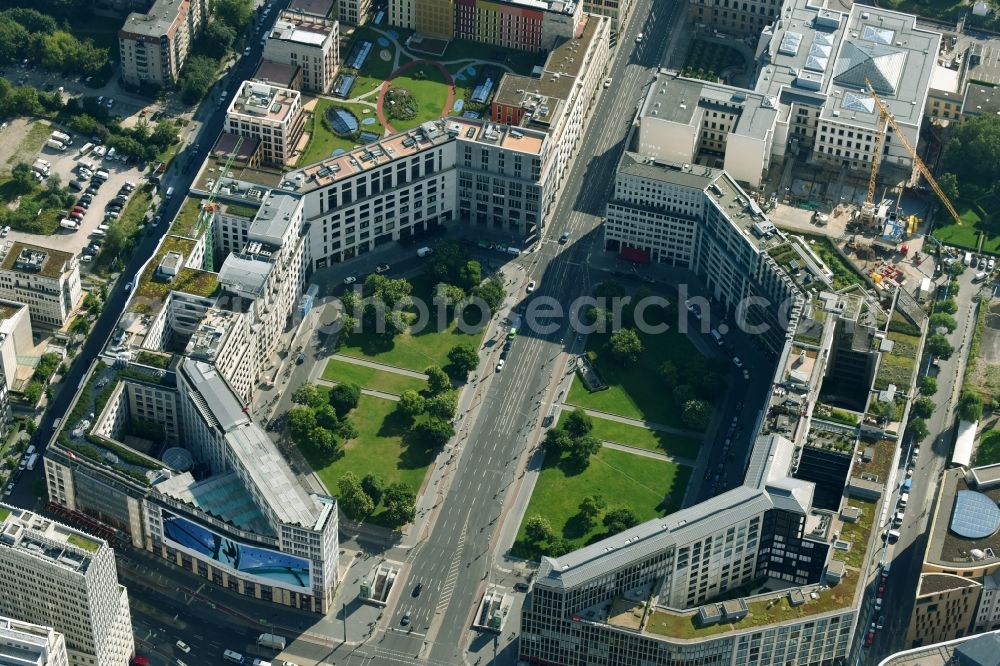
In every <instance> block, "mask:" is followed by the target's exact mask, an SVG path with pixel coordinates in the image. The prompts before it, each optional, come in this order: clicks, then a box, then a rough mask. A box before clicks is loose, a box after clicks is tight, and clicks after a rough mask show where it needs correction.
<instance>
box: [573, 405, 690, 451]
mask: <svg viewBox="0 0 1000 666" xmlns="http://www.w3.org/2000/svg"><path fill="white" fill-rule="evenodd" d="M569 415H570V412H568V411H564V412H562V414H560V415H559V425H563V423H564V422H565V421H566V419H567V418H568V417H569ZM593 422H594V429H593V431H592V432H591V434H593V435H594V437H597V438H598V439H600V440H602V441H607V442H614V443H616V444H624V445H625V446H634V447H636V448H639V449H645V450H647V451H655V452H657V453H662V454H665V455H668V456H675V457H678V458H688V459H690V460H694V459H695V458H697V457H698V450H699V449H700V448H701V442H700V441H699V440H697V439H694V438H692V437H683V436H681V435H674V434H672V433H668V432H663V431H662V430H649V429H647V428H640V427H638V426H634V425H629V424H628V423H620V422H618V421H612V420H610V419H602V418H600V417H597V416H595V417H593Z"/></svg>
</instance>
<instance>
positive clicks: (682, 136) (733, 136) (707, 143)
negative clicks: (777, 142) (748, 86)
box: [639, 72, 778, 187]
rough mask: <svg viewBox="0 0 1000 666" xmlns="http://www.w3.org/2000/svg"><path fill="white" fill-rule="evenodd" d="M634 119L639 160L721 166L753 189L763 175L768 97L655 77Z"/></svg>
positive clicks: (769, 144)
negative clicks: (653, 158) (637, 135)
mask: <svg viewBox="0 0 1000 666" xmlns="http://www.w3.org/2000/svg"><path fill="white" fill-rule="evenodd" d="M639 115H640V120H639V150H640V152H642V153H643V154H644V155H650V156H652V157H655V158H657V159H660V160H663V161H666V162H675V163H677V164H693V163H698V164H707V165H708V166H714V167H721V168H724V169H725V170H726V171H727V172H728V173H729V175H731V176H732V177H733V178H735V179H736V180H738V181H739V182H742V183H749V184H750V185H751V186H753V187H759V186H760V184H761V182H762V180H763V178H764V176H765V175H766V174H767V169H768V166H769V165H770V161H771V153H772V149H773V143H774V133H775V126H776V121H777V117H778V109H777V104H775V101H774V100H773V99H772V98H770V97H767V96H765V95H761V94H759V93H754V92H749V91H746V90H742V89H740V88H735V87H733V86H726V85H722V84H720V83H708V82H706V81H699V80H696V79H687V78H684V77H680V76H677V75H676V74H672V73H666V72H661V73H659V74H658V75H657V77H656V79H655V80H654V82H653V85H652V86H650V88H649V91H648V92H647V93H646V98H645V100H644V101H643V103H642V107H641V109H640V111H639Z"/></svg>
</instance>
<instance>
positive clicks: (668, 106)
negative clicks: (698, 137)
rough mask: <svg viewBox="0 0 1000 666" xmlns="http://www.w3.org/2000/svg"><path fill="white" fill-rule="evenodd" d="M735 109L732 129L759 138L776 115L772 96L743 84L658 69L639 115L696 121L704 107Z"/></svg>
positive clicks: (771, 124)
mask: <svg viewBox="0 0 1000 666" xmlns="http://www.w3.org/2000/svg"><path fill="white" fill-rule="evenodd" d="M713 109H715V110H724V111H726V112H727V113H733V112H737V113H738V118H737V120H736V124H735V125H733V128H732V130H731V131H732V133H733V134H740V135H745V136H751V137H756V138H763V137H764V136H765V135H766V134H767V132H768V131H769V130H771V129H772V128H773V127H774V123H775V120H777V117H778V102H777V100H776V99H775V98H773V97H769V96H767V95H762V94H760V93H757V92H754V91H752V90H747V89H745V88H737V87H734V86H727V85H724V84H721V83H712V82H709V81H700V80H698V79H689V78H685V77H682V76H676V75H674V74H672V73H668V72H660V73H659V74H658V75H657V77H656V80H655V81H653V85H652V86H650V89H649V92H648V93H647V94H646V99H645V100H644V101H643V107H642V112H641V115H642V116H654V117H657V118H662V119H664V120H669V121H672V122H676V123H682V124H686V125H700V124H701V122H702V116H703V114H704V113H705V112H706V111H712V110H713Z"/></svg>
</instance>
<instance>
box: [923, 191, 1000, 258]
mask: <svg viewBox="0 0 1000 666" xmlns="http://www.w3.org/2000/svg"><path fill="white" fill-rule="evenodd" d="M956 209H957V210H958V216H959V217H960V218H961V219H962V224H958V223H956V222H951V223H950V224H945V225H943V226H935V228H934V234H933V235H934V238H936V239H938V240H939V241H941V242H942V243H944V244H945V245H954V246H956V247H961V248H965V249H967V250H973V251H977V252H978V251H979V250H980V248H979V243H980V239H982V244H983V246H982V251H985V252H991V253H993V254H997V253H1000V219H998V218H997V217H996V216H995V215H991V214H990V213H989V212H988V211H997V210H1000V197H998V196H997V195H995V194H990V195H987V196H986V197H983V198H982V199H979V200H977V201H975V202H970V201H966V200H961V201H959V202H958V203H957V205H956ZM944 219H948V218H947V216H945V217H944V218H942V221H943V220H944Z"/></svg>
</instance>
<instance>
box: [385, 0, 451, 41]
mask: <svg viewBox="0 0 1000 666" xmlns="http://www.w3.org/2000/svg"><path fill="white" fill-rule="evenodd" d="M389 17H390V19H392V17H397V18H398V20H399V21H400V23H399V27H401V28H407V27H409V28H410V29H413V30H416V31H417V32H419V33H420V34H421V35H427V36H428V37H436V38H437V39H453V38H454V37H455V0H423V1H421V0H391V1H390V8H389Z"/></svg>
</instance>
